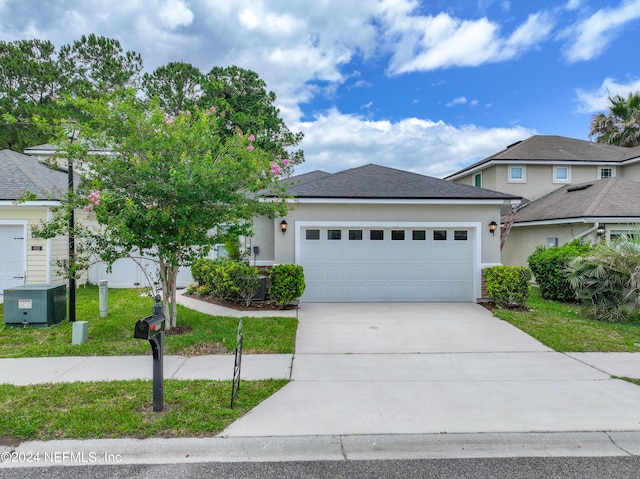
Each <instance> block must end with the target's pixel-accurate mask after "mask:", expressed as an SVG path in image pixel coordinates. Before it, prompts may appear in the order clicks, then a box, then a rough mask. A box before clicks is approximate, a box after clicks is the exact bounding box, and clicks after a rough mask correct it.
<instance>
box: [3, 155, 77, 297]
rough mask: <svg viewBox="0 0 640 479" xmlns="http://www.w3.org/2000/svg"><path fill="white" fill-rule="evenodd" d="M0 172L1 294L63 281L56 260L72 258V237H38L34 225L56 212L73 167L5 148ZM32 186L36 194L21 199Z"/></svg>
mask: <svg viewBox="0 0 640 479" xmlns="http://www.w3.org/2000/svg"><path fill="white" fill-rule="evenodd" d="M0 172H1V173H0V294H2V293H3V291H4V290H5V289H7V288H11V287H15V286H18V285H21V284H38V283H64V282H65V280H64V277H63V273H62V272H61V271H59V270H58V266H57V263H58V260H64V259H67V258H68V254H69V249H68V238H67V237H66V236H58V237H56V238H52V239H40V238H36V237H35V235H34V234H33V227H34V226H38V225H40V223H42V222H43V221H46V220H47V219H50V218H51V217H52V211H51V208H52V207H54V206H57V205H58V204H59V201H60V199H61V198H62V196H63V195H64V194H65V192H66V190H67V188H68V172H67V171H66V170H56V169H52V168H50V167H49V166H48V165H47V164H46V163H45V162H43V161H41V160H40V159H38V158H34V157H32V156H28V155H23V154H21V153H17V152H15V151H11V150H1V151H0ZM77 181H78V178H77V177H76V182H77ZM27 192H28V193H30V196H33V198H30V200H29V201H24V202H19V201H18V200H19V199H20V198H21V197H22V196H23V195H24V194H25V193H27Z"/></svg>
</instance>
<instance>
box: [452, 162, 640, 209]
mask: <svg viewBox="0 0 640 479" xmlns="http://www.w3.org/2000/svg"><path fill="white" fill-rule="evenodd" d="M510 166H524V167H525V178H526V181H525V182H523V183H516V182H513V183H512V182H509V178H508V174H509V167H510ZM556 166H569V167H570V174H569V176H570V177H569V181H568V182H566V183H562V182H557V183H554V181H553V172H554V167H556ZM627 168H633V171H631V170H629V171H630V172H629V176H627V175H626V174H625V177H629V178H630V179H637V181H640V165H638V166H637V167H636V165H630V166H627V167H625V171H626V169H627ZM620 171H621V168H617V169H616V173H617V174H619V173H620ZM475 174H476V173H471V174H469V175H466V176H464V177H462V178H459V179H457V180H455V182H456V183H463V184H467V185H472V184H473V177H474V175H475ZM620 176H621V175H620ZM597 178H598V167H597V166H595V165H585V166H580V165H565V164H548V165H525V164H524V163H516V162H514V163H509V164H500V165H493V166H491V167H489V168H486V169H484V170H482V187H483V188H487V189H489V190H494V191H500V192H502V193H509V194H512V195H517V196H522V197H523V198H526V199H528V200H531V201H533V200H536V199H538V198H540V197H542V196H545V195H547V194H549V193H551V192H552V191H555V190H557V189H558V188H562V187H563V186H565V185H567V184H577V183H586V182H588V181H594V180H596V179H597Z"/></svg>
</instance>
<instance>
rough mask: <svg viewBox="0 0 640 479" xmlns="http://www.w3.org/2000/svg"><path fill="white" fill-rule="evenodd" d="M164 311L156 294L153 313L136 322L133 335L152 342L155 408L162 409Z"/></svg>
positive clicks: (155, 409) (156, 409)
mask: <svg viewBox="0 0 640 479" xmlns="http://www.w3.org/2000/svg"><path fill="white" fill-rule="evenodd" d="M164 321H165V318H164V313H163V312H162V303H161V302H160V295H157V296H156V304H155V305H154V306H153V314H152V315H151V316H147V317H146V318H143V319H141V320H139V321H137V322H136V326H135V329H134V331H133V337H134V338H136V339H146V340H148V341H149V344H151V352H152V353H153V410H154V411H162V409H163V408H164V386H163V365H162V359H163V356H164V346H163V341H164Z"/></svg>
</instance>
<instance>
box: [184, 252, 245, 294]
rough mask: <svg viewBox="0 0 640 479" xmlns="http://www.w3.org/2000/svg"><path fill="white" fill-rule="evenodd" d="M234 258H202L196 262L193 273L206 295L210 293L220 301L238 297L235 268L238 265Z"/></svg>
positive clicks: (192, 269)
mask: <svg viewBox="0 0 640 479" xmlns="http://www.w3.org/2000/svg"><path fill="white" fill-rule="evenodd" d="M239 264H240V263H237V262H235V261H233V260H230V259H227V258H222V259H215V260H213V259H210V258H201V259H198V260H197V261H195V262H194V264H193V266H192V267H191V274H192V276H193V279H195V280H196V281H197V282H198V284H199V285H200V288H198V291H199V292H200V291H202V292H203V293H204V294H205V295H206V294H207V293H210V294H211V295H213V297H214V298H216V299H217V300H219V301H223V302H226V301H231V300H233V299H235V298H236V295H237V289H236V286H235V283H234V276H233V275H234V269H237V267H238V265H239Z"/></svg>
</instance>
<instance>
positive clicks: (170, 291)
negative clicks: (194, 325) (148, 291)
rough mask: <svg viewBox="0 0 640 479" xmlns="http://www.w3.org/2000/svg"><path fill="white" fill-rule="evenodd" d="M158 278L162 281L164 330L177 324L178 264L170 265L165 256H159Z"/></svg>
mask: <svg viewBox="0 0 640 479" xmlns="http://www.w3.org/2000/svg"><path fill="white" fill-rule="evenodd" d="M158 259H159V266H160V279H161V281H162V312H163V313H164V316H165V318H166V321H165V330H169V329H171V328H175V326H176V324H177V316H178V306H177V303H176V283H177V280H178V270H179V267H178V266H172V265H171V264H169V262H168V261H167V260H166V258H163V257H161V256H160V257H159V258H158Z"/></svg>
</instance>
